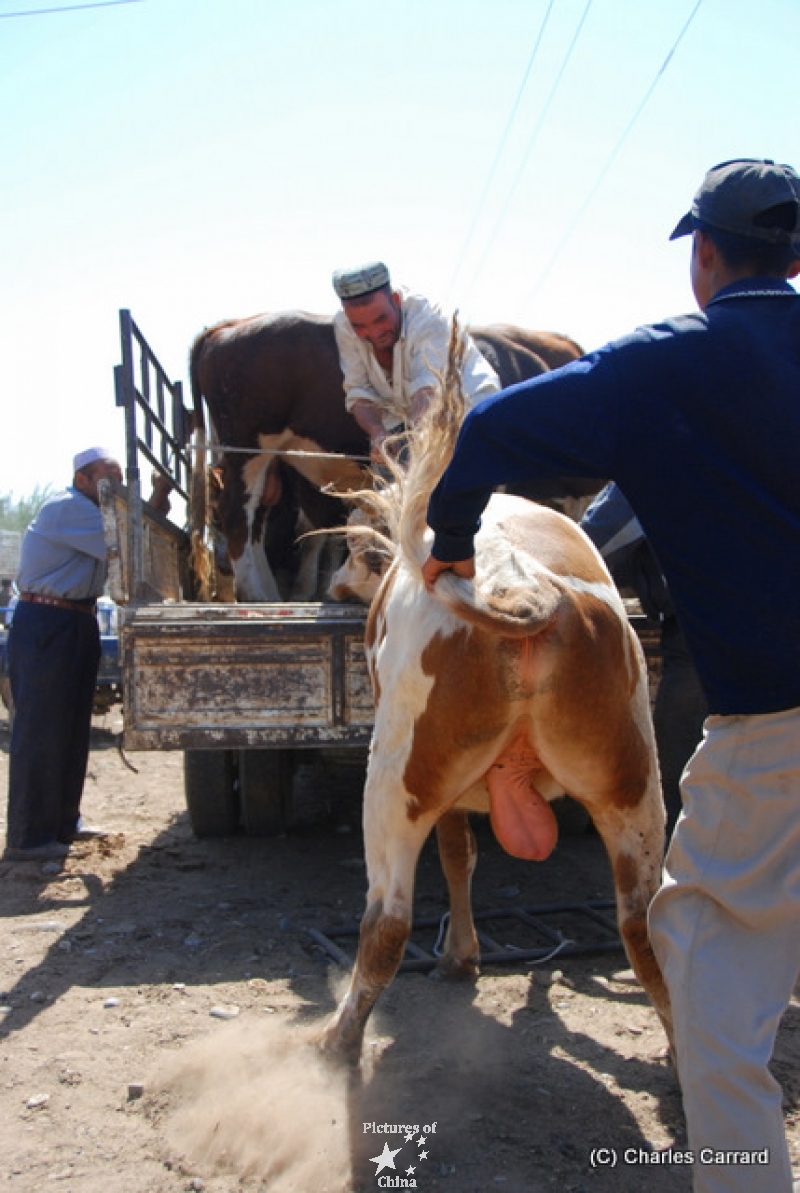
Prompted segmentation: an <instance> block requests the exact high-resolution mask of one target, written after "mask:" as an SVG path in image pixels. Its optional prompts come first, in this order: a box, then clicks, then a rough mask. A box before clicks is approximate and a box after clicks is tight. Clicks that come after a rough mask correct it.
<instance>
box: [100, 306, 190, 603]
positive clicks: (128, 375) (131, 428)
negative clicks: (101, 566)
mask: <svg viewBox="0 0 800 1193" xmlns="http://www.w3.org/2000/svg"><path fill="white" fill-rule="evenodd" d="M119 329H120V343H121V350H122V362H121V364H119V365H117V366H116V368H115V369H114V388H115V392H116V404H117V406H121V407H122V408H123V410H124V414H125V452H126V459H125V482H126V489H127V494H126V500H127V504H128V508H129V510H130V511H131V516H130V517H128V518H127V520H126V524H127V532H126V537H127V542H126V543H125V544H120V550H125V552H126V554H127V561H128V571H129V577H128V582H127V584H126V590H127V591H126V593H125V599H127V600H136V599H139V598H141V597H145V596H146V595H147V580H146V571H147V569H146V567H145V554H146V544H145V542H144V538H143V533H142V528H143V525H144V521H143V518H142V502H143V500H144V498H143V494H142V476H141V469H142V467H143V466H144V464H145V462H146V463H148V464H150V466H151V467H152V469H153V471H154V473H158V474H160V475H161V476H163V477H166V478H168V479H169V481H170V482H171V485H172V491H173V493H174V494H175V495H176V496H177V497H179V498H182V499H183V500H184V501H188V500H189V479H190V476H191V459H190V452H189V447H188V441H189V436H190V433H191V426H190V420H191V412H190V411H188V410H187V409H186V407H185V406H184V404H183V385H182V383H181V382H180V381H172V380H170V378H169V376H168V375H167V372H166V370H165V369H164V368H163V366H162V365H161V363H160V362H159V360H158V358H157V357H156V354H155V353H154V352H153V350H152V348H151V347H150V345H149V344H148V343H147V340H146V339H145V338H144V336H143V335H142V332H141V330H140V329H139V327H138V326H137V324H136V323H135V321H134V320H133V318H132V317H131V313H130V311H128V310H121V311H120V313H119ZM165 522H166V519H165ZM112 562H113V561H112ZM115 599H117V598H115Z"/></svg>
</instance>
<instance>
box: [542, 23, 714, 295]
mask: <svg viewBox="0 0 800 1193" xmlns="http://www.w3.org/2000/svg"><path fill="white" fill-rule="evenodd" d="M702 3H703V0H697V3H696V4H695V6H694V8H693V9H692V11H691V13H690V15H689V18H688V20H687V21H686V23H685V24H684V26H683V28H682V29H681V31H680V33H679V34H678V36H677V37H676V39H675V41H674V42H673V44H672V47H671V49H670V51H669V53H668V54H667V56H666V58H665V59H664V61H663V62H662V63H661V66H660V67H659V68H658V70H657V71H656V74H655V78H654V79H653V81H652V82H651V84H650V86H649V87H648V88H647V91H646V92H645V94H644V97H643V99H642V100H641V102H640V103H639V106H638V107H637V109H636V111H635V112H634V114H633V116H632V117H631V119H630V120H629V121H628V124H627V126H626V128H625V130H624V131H623V133H622V136H621V137H620V138H619V140H618V141H617V143H616V145H615V146H614V148H613V149H612V150H611V153H610V154H609V156H608V158H607V159H606V162H605V164H604V165H603V167H602V169H601V170H600V173H599V174H598V175H597V178H596V179H595V181H594V183H593V185H592V187H591V189H590V190H589V193H588V195H587V196H586V198H585V199H584V201H583V203H582V205H581V207H580V208H579V210H578V214H577V215H576V216H575V218H574V219H573V221H572V223H571V224H570V225H569V227H568V228H567V231H566V232H565V233H564V235H563V237H562V238H561V240H560V242H559V244H558V246H557V248H556V250H555V252H554V253H553V255H552V257H551V258H550V260H549V261H548V263H547V265H546V266H545V268H544V269H543V270H542V272H541V273H540V274H539V277H538V279H537V281H536V285H535V286H534V287H533V289H532V290H531V291H530V293H529V294H528V296H527V298H526V299H525V305H526V304H527V303H529V302H530V301H531V300H532V299H533V298H535V296H536V295H537V294H538V292H539V290H540V289H541V287H542V284H543V282H544V281H545V279H546V278H547V277H549V275H550V271H551V270H552V268H553V266H554V265H555V263H556V261H557V260H558V258H559V257H560V256H561V254H562V252H563V251H564V248H565V247H566V245H567V244H568V243H569V241H570V240H571V238H572V236H573V235H574V233H575V229H576V228H577V227H578V225H579V224H580V222H581V220H582V219H583V217H584V215H585V214H586V212H587V210H588V208H589V206H590V204H591V202H592V200H593V199H594V197H595V195H596V194H597V192H598V190H599V189H600V187H601V185H602V183H603V180H604V179H605V176H606V174H607V173H608V171H609V170H610V169H611V166H612V165H613V163H614V161H615V160H616V158H617V155H618V154H619V151H620V150H621V149H622V146H623V145H624V144H625V142H626V140H627V139H628V136H629V135H630V133H631V130H632V129H633V126H634V125H635V124H636V121H637V120H638V119H639V117H640V116H641V114H642V112H643V111H644V109H645V107H646V105H647V103H648V101H649V99H650V96H651V95H652V94H653V92H654V91H655V89H656V87H657V85H658V83H659V82H660V80H661V78H662V77H663V75H664V73H665V71H666V69H667V67H668V66H669V64H670V62H671V61H672V59H673V56H674V54H675V51H676V50H677V48H678V46H679V45H680V43H681V41H682V40H683V38H684V35H685V34H686V32H687V31H688V29H689V26H690V25H691V23H692V21H693V20H694V18H695V17H696V16H697V13H698V10H699V8H700V5H701V4H702Z"/></svg>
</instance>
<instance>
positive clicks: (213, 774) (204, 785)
mask: <svg viewBox="0 0 800 1193" xmlns="http://www.w3.org/2000/svg"><path fill="white" fill-rule="evenodd" d="M183 779H184V789H185V792H186V806H187V808H188V809H189V821H190V822H191V825H192V832H193V833H194V835H195V836H196V837H230V836H232V835H233V834H234V833H237V832H238V831H239V827H240V816H239V797H238V792H237V790H236V755H235V753H234V751H233V750H186V751H185V752H184V755H183Z"/></svg>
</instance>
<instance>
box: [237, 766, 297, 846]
mask: <svg viewBox="0 0 800 1193" xmlns="http://www.w3.org/2000/svg"><path fill="white" fill-rule="evenodd" d="M294 770H295V758H294V752H293V751H292V750H240V751H239V797H240V799H241V804H242V824H243V825H244V831H245V832H246V833H247V835H248V837H275V836H277V835H278V834H279V833H284V832H286V829H287V828H288V827H289V821H290V820H291V814H292V789H293V785H294Z"/></svg>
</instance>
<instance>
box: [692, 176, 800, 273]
mask: <svg viewBox="0 0 800 1193" xmlns="http://www.w3.org/2000/svg"><path fill="white" fill-rule="evenodd" d="M787 205H789V221H788V222H789V226H788V227H787V220H786V208H787ZM791 205H793V207H794V221H793V222H792V220H791ZM775 208H781V209H782V210H781V212H780V213H778V212H775V211H774V209H775ZM703 224H707V225H709V227H711V228H719V229H720V230H721V231H723V232H735V233H736V234H737V235H739V236H749V237H753V238H754V239H755V240H766V241H769V242H770V243H771V244H789V245H791V246H792V248H793V249H794V251H795V253H796V254H797V255H798V256H800V176H799V175H798V174H797V172H796V171H795V170H793V169H792V167H791V166H782V165H778V164H776V163H775V162H773V161H771V160H770V159H769V158H761V159H756V158H738V159H736V160H734V161H729V162H721V163H720V164H719V165H718V166H714V167H713V169H711V170H709V171H708V173H707V174H706V176H705V178H704V179H703V182H702V185H701V186H700V189H699V191H698V192H697V194H696V195H695V197H694V201H693V202H692V208H691V211H687V213H686V215H685V216H684V217H683V219H682V220H680V221H679V223H678V224H677V225H676V227H675V229H674V230H673V232H672V234H671V236H670V240H677V239H678V237H679V236H689V235H690V233H692V232H693V231H694V230H695V228H697V227H702V225H703Z"/></svg>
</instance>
